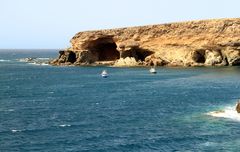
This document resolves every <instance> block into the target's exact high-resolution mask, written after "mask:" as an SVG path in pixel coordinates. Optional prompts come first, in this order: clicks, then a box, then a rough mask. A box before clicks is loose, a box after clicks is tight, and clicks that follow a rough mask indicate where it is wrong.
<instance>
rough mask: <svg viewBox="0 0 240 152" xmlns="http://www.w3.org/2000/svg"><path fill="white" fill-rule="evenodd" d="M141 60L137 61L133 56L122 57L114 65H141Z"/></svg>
mask: <svg viewBox="0 0 240 152" xmlns="http://www.w3.org/2000/svg"><path fill="white" fill-rule="evenodd" d="M139 65H141V62H137V61H136V59H135V58H133V57H126V58H120V59H119V60H117V61H116V62H115V63H114V65H113V66H115V67H127V66H139Z"/></svg>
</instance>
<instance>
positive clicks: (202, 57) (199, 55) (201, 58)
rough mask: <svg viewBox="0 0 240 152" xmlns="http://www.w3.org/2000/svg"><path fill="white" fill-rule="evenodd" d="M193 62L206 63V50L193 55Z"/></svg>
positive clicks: (197, 51)
mask: <svg viewBox="0 0 240 152" xmlns="http://www.w3.org/2000/svg"><path fill="white" fill-rule="evenodd" d="M193 60H194V61H195V62H197V63H205V61H206V57H205V50H196V51H195V52H194V53H193Z"/></svg>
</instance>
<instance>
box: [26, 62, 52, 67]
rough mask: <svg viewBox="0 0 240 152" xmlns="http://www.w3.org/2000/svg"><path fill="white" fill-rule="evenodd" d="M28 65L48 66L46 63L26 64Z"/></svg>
mask: <svg viewBox="0 0 240 152" xmlns="http://www.w3.org/2000/svg"><path fill="white" fill-rule="evenodd" d="M28 64H31V65H41V66H46V65H49V64H47V63H37V62H31V63H28Z"/></svg>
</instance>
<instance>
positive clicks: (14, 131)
mask: <svg viewBox="0 0 240 152" xmlns="http://www.w3.org/2000/svg"><path fill="white" fill-rule="evenodd" d="M11 131H12V133H16V132H21V131H22V130H16V129H13V130H11Z"/></svg>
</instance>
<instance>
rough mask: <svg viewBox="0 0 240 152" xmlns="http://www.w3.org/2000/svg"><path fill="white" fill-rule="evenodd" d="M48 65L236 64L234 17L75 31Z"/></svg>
mask: <svg viewBox="0 0 240 152" xmlns="http://www.w3.org/2000/svg"><path fill="white" fill-rule="evenodd" d="M51 64H52V65H113V66H153V65H155V66H227V65H229V66H237V65H240V18H236V19H216V20H202V21H190V22H180V23H169V24H162V25H149V26H139V27H129V28H119V29H109V30H98V31H86V32H79V33H77V34H76V35H75V36H74V37H73V38H72V39H71V47H70V48H68V49H66V50H62V51H59V57H58V59H55V60H53V61H52V62H51Z"/></svg>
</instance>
